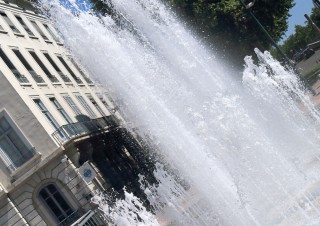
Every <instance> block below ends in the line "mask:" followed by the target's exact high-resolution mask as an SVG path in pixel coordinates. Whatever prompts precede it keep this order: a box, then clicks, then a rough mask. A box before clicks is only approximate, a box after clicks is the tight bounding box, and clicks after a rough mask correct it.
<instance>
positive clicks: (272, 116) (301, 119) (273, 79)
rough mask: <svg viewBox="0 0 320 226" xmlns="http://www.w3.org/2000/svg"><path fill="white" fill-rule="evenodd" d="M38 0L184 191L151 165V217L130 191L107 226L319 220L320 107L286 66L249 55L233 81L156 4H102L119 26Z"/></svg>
mask: <svg viewBox="0 0 320 226" xmlns="http://www.w3.org/2000/svg"><path fill="white" fill-rule="evenodd" d="M43 3H44V6H43V7H44V8H46V10H47V12H48V13H49V16H50V17H51V19H52V20H53V21H54V23H55V25H56V27H57V29H58V30H59V32H60V33H61V35H62V36H63V38H64V43H65V45H66V46H67V47H68V48H69V49H70V52H71V54H72V55H73V56H74V57H75V58H77V59H78V60H79V61H81V63H82V64H83V65H84V66H85V67H86V68H87V69H88V71H89V72H90V73H91V74H92V75H93V76H94V77H95V78H98V79H99V80H101V81H102V83H103V84H105V86H106V89H107V90H108V92H109V94H110V96H111V97H112V98H113V99H114V100H115V101H116V103H117V104H118V105H119V106H120V108H121V111H122V112H123V113H124V114H125V116H126V118H127V119H128V120H129V121H130V123H131V124H132V125H133V126H134V127H136V128H138V133H139V134H140V135H141V136H142V137H148V138H149V139H151V140H152V142H153V145H154V146H156V147H157V149H158V150H159V151H160V152H161V154H162V155H163V156H164V158H165V159H166V161H167V163H168V164H169V165H171V166H172V168H176V169H177V170H178V171H179V172H180V175H181V176H182V177H183V178H184V179H185V180H186V181H188V183H189V184H190V186H191V188H190V189H189V190H185V189H184V188H183V187H182V186H181V185H179V183H177V182H175V181H174V179H173V178H171V177H170V176H168V175H167V174H166V172H165V171H164V170H163V169H162V168H161V167H160V168H159V167H158V170H157V171H156V175H157V178H158V179H159V181H160V184H159V185H158V186H156V187H155V186H152V185H149V186H147V185H146V186H145V191H146V194H147V196H148V197H149V200H150V203H151V204H152V205H153V206H154V207H155V209H156V211H155V216H152V214H151V213H147V212H146V210H145V209H143V208H139V209H135V208H134V206H135V207H137V206H139V205H140V204H138V202H139V201H138V200H136V199H135V198H134V197H132V196H130V198H129V202H127V203H122V202H120V201H119V206H122V207H123V208H124V209H125V211H124V212H121V213H120V212H117V211H113V212H112V211H111V212H112V213H116V215H112V218H113V219H117V218H116V216H119V219H122V221H119V222H120V223H118V225H157V224H167V225H170V224H171V225H230V226H235V225H236V226H240V225H244V226H248V225H290V226H291V225H319V217H318V216H320V209H319V195H320V183H319V177H320V173H319V169H320V168H319V166H320V164H319V153H320V149H319V147H320V137H319V122H320V121H319V113H318V112H317V111H316V110H315V109H314V107H313V106H312V104H311V103H310V101H309V99H308V96H307V95H305V94H304V90H303V88H302V86H301V84H299V81H298V79H297V77H296V76H295V75H294V73H292V72H290V71H287V70H285V69H284V68H283V67H282V66H281V65H280V64H279V63H278V62H277V61H275V60H273V59H272V57H270V55H269V54H268V53H261V52H259V51H258V50H257V55H258V56H259V58H260V61H259V63H258V64H255V63H254V62H253V61H252V60H251V58H250V57H247V58H246V59H245V64H246V66H245V70H244V72H243V82H242V83H240V82H238V81H237V80H236V79H235V77H237V76H238V75H237V74H236V73H235V72H233V71H232V70H231V69H229V67H228V64H227V63H222V62H219V60H217V57H216V55H215V53H212V52H211V51H210V50H208V49H207V48H206V46H205V45H204V44H202V43H201V42H199V41H198V39H197V38H196V37H194V36H193V35H192V33H191V32H190V31H188V29H187V28H186V27H185V26H184V25H183V24H182V23H181V22H179V20H178V19H177V18H176V17H175V15H174V14H173V13H171V12H170V10H168V9H167V8H166V7H165V6H164V5H163V4H162V3H161V2H160V1H157V0H136V1H133V0H115V1H112V3H113V6H114V8H115V10H116V11H117V13H118V15H120V16H121V18H125V21H126V22H122V23H120V24H119V23H116V22H115V21H114V20H113V19H112V18H110V17H100V18H97V17H96V16H94V15H92V14H90V13H88V12H82V11H77V13H76V15H77V16H75V14H74V13H72V12H70V10H68V9H65V8H63V7H61V6H59V4H58V3H57V2H56V1H49V0H43ZM170 178H171V179H170ZM127 195H129V194H127ZM128 203H129V204H128ZM160 203H161V204H160ZM117 205H118V204H117ZM103 208H108V207H103ZM120 209H121V208H120ZM106 212H108V211H106ZM109 212H110V211H109ZM132 212H139V213H141V216H143V217H145V218H142V217H140V218H139V217H138V218H134V217H133V218H132V217H130V216H131V215H130V214H131V213H132ZM117 214H118V215H117ZM126 214H127V217H126ZM149 214H150V215H149ZM109 217H110V216H109ZM123 219H128V221H125V220H123ZM156 219H157V220H156ZM113 221H116V220H113ZM133 222H135V223H133ZM116 224H117V223H116Z"/></svg>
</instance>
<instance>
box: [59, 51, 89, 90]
mask: <svg viewBox="0 0 320 226" xmlns="http://www.w3.org/2000/svg"><path fill="white" fill-rule="evenodd" d="M57 57H58V59H59V60H60V62H61V63H62V64H63V66H64V67H65V68H66V69H67V71H68V72H69V74H70V75H71V76H72V78H74V80H76V82H77V83H78V84H82V83H83V82H82V81H81V79H80V78H79V77H77V76H76V75H75V74H74V73H73V71H72V70H71V68H70V67H69V65H68V64H67V63H66V61H65V60H64V59H63V58H62V56H57Z"/></svg>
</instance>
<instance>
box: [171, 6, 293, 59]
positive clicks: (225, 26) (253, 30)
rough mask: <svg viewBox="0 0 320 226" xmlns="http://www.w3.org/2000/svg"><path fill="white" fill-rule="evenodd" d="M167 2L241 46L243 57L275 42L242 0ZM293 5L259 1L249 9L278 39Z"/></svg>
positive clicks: (213, 33) (202, 26)
mask: <svg viewBox="0 0 320 226" xmlns="http://www.w3.org/2000/svg"><path fill="white" fill-rule="evenodd" d="M168 1H169V2H170V4H171V5H172V6H173V7H174V8H176V9H177V10H178V11H179V12H182V13H183V14H184V15H186V16H187V17H188V18H190V20H191V21H193V22H194V23H195V24H197V25H198V26H199V27H200V28H201V29H203V30H205V31H207V32H208V33H209V34H210V35H213V36H221V37H223V39H224V40H225V44H228V43H233V44H235V45H238V46H240V47H241V48H239V50H240V51H241V52H242V54H240V55H241V57H242V56H243V55H246V54H248V53H251V52H252V50H253V49H254V48H255V47H259V48H262V49H269V48H270V47H271V45H272V43H271V42H270V40H269V39H268V37H267V36H266V34H265V33H264V32H263V31H262V30H261V28H260V27H259V26H258V24H257V22H256V21H255V20H254V19H253V18H252V17H251V16H250V15H249V14H248V11H247V10H246V9H245V8H244V7H243V5H242V4H241V2H240V0H168ZM252 1H253V0H252ZM244 2H245V4H248V3H249V2H251V1H245V0H244ZM293 6H294V2H293V0H282V1H279V0H256V1H254V5H253V6H252V7H251V8H250V10H252V13H253V14H254V15H255V16H256V17H257V19H258V20H259V21H260V23H261V24H262V25H263V26H264V28H265V29H266V30H267V31H268V33H269V34H270V35H271V37H272V38H273V39H274V40H275V41H276V42H277V41H279V40H280V39H281V37H282V36H283V35H284V33H285V31H286V30H287V28H288V23H287V19H288V17H289V16H290V14H289V10H290V9H291V8H292V7H293Z"/></svg>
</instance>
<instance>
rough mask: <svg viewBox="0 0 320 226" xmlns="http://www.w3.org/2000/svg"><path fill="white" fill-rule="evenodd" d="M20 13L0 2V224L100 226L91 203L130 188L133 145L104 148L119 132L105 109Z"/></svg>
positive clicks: (38, 24) (35, 22)
mask: <svg viewBox="0 0 320 226" xmlns="http://www.w3.org/2000/svg"><path fill="white" fill-rule="evenodd" d="M12 2H16V3H19V2H20V3H21V5H20V4H19V5H16V4H13V3H12ZM26 6H29V5H28V2H27V1H24V0H20V1H9V2H8V1H6V2H5V1H1V0H0V182H1V184H0V225H1V226H20V225H21V226H22V225H23V226H25V225H29V226H45V225H59V226H62V225H106V223H105V222H104V220H103V217H101V215H100V214H99V212H98V211H97V210H96V209H94V208H93V205H92V203H91V202H90V198H91V197H92V195H94V194H95V193H96V192H98V191H105V190H108V189H110V187H115V185H116V186H118V189H120V188H121V187H122V186H123V185H128V186H130V184H132V183H127V182H120V181H123V180H119V178H122V177H126V178H130V177H131V176H132V175H133V173H132V172H135V174H134V175H135V176H136V175H137V173H136V172H137V170H138V169H136V168H138V167H137V166H136V164H135V161H136V160H137V158H139V157H138V156H139V155H131V154H130V153H129V151H128V150H129V149H131V151H132V150H133V152H134V151H135V149H136V148H138V147H139V143H138V142H136V141H134V139H133V143H132V142H131V143H130V145H128V148H125V144H121V145H115V144H114V143H113V141H110V139H113V138H114V137H115V139H120V138H121V137H122V135H123V134H124V133H126V132H125V130H124V129H122V128H120V127H119V123H118V119H119V118H120V116H119V114H118V113H117V112H115V111H114V107H113V105H112V102H110V101H109V100H108V98H107V96H106V95H105V93H104V92H103V91H102V89H101V87H100V86H99V85H97V84H95V83H94V82H93V81H92V80H91V79H90V78H89V77H88V75H87V73H86V72H85V69H83V68H81V66H80V65H79V64H77V63H76V61H75V60H74V59H72V58H71V57H70V55H69V54H68V52H67V51H66V49H65V48H64V46H63V44H62V43H61V41H60V39H59V37H58V35H57V32H56V31H55V29H54V28H53V27H52V25H51V24H50V23H49V22H48V21H47V19H46V18H44V17H42V16H41V15H39V14H37V13H35V12H34V11H33V10H30V9H32V7H31V6H30V7H26ZM116 115H117V116H116ZM110 134H112V135H110ZM121 134H122V135H121ZM110 136H111V137H110ZM125 140H127V139H125ZM134 143H135V144H134ZM112 148H114V150H113V151H112V150H111V151H107V149H112ZM94 161H96V162H94ZM97 162H98V163H97ZM130 162H132V164H131V163H130ZM84 163H86V165H89V166H90V167H89V168H88V169H85V171H83V172H85V173H84V174H82V173H80V171H81V170H80V169H81V167H82V168H83V164H84ZM119 164H120V165H119ZM99 167H100V168H101V169H102V170H101V169H100V168H99ZM82 170H83V169H82ZM92 170H93V171H94V174H95V175H96V176H95V177H94V178H93V179H91V180H89V181H85V180H84V177H86V176H91V173H93V172H91V171H92ZM109 171H110V173H109ZM127 171H130V172H127ZM81 172H82V171H81ZM122 174H123V175H122Z"/></svg>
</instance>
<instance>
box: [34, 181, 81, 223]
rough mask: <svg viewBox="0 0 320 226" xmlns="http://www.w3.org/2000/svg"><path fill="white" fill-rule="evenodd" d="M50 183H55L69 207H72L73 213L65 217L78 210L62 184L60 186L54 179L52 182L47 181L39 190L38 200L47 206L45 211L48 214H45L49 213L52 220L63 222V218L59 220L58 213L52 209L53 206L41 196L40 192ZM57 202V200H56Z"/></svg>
mask: <svg viewBox="0 0 320 226" xmlns="http://www.w3.org/2000/svg"><path fill="white" fill-rule="evenodd" d="M50 185H53V186H54V187H55V189H56V190H57V191H58V193H59V194H60V196H61V197H62V198H63V200H64V202H65V203H66V204H67V205H68V206H69V208H70V209H71V211H72V212H71V213H70V214H69V215H68V216H66V217H65V219H66V218H68V217H69V216H71V215H72V214H73V213H74V212H76V208H75V206H74V205H73V203H72V202H70V201H71V200H70V199H69V198H68V197H67V196H68V195H66V194H65V193H64V192H63V189H64V188H62V187H61V186H59V184H57V183H55V182H54V181H50V182H47V183H45V184H43V185H42V186H41V187H40V188H39V189H38V191H37V198H38V200H39V201H40V203H41V204H42V205H43V206H44V207H45V212H46V213H47V214H45V215H49V216H50V218H52V220H54V221H55V223H58V224H59V223H61V222H63V220H65V219H63V220H61V221H60V220H59V219H58V217H57V215H56V214H55V213H54V211H53V210H52V209H51V207H50V206H49V205H48V203H47V202H46V200H44V199H43V197H42V196H41V194H40V192H41V191H42V190H43V189H46V188H48V187H49V186H50ZM54 202H55V203H56V201H54ZM60 207H61V206H60Z"/></svg>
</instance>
